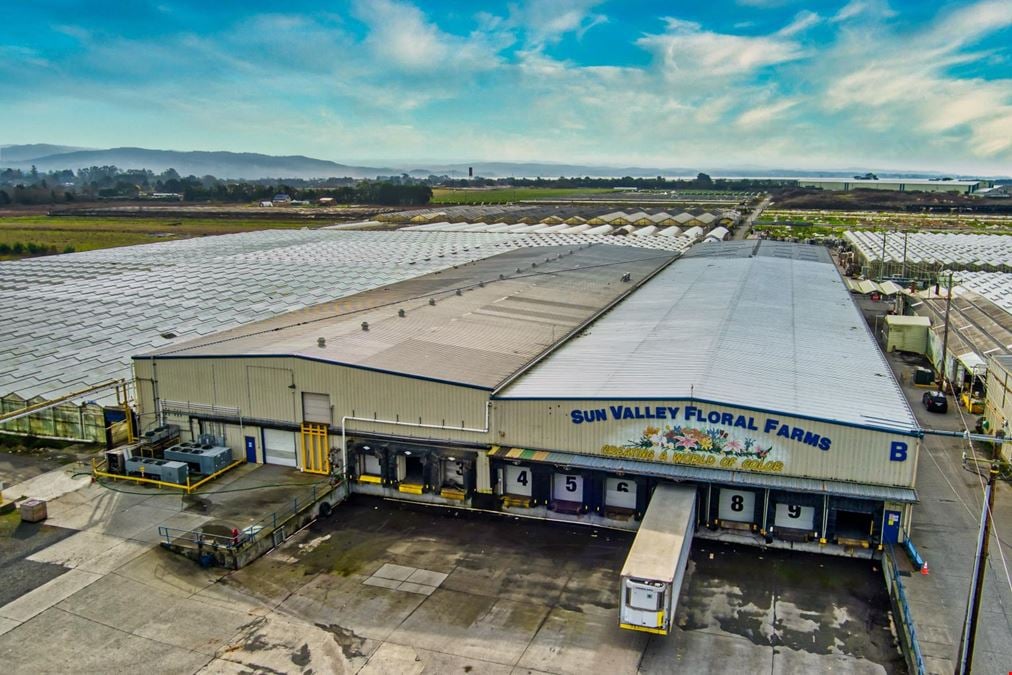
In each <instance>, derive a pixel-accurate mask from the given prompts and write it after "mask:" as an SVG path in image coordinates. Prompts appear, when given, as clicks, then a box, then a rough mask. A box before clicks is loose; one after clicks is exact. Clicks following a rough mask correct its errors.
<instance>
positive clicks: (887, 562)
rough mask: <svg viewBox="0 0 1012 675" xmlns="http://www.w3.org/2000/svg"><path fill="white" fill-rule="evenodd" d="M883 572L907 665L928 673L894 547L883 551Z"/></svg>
mask: <svg viewBox="0 0 1012 675" xmlns="http://www.w3.org/2000/svg"><path fill="white" fill-rule="evenodd" d="M882 573H883V575H884V576H885V582H886V588H887V589H888V591H889V597H890V599H891V600H892V604H893V611H894V612H895V613H896V615H897V616H896V619H897V621H896V627H897V628H898V630H899V639H900V648H901V649H902V650H903V656H904V657H905V658H906V661H907V665H908V666H909V667H910V670H911V672H913V673H916V675H926V674H927V672H928V671H927V668H926V667H925V665H924V656H923V655H922V654H921V645H920V642H918V640H917V631H916V629H915V627H914V622H913V619H912V618H911V615H910V605H909V604H908V603H907V594H906V591H904V590H903V581H902V580H901V579H900V574H899V570H898V569H897V567H896V559H895V556H894V552H893V547H892V546H889V547H888V548H886V549H885V551H884V552H883V553H882Z"/></svg>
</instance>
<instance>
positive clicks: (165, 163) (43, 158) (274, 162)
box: [0, 143, 961, 180]
mask: <svg viewBox="0 0 1012 675" xmlns="http://www.w3.org/2000/svg"><path fill="white" fill-rule="evenodd" d="M32 165H35V167H36V168H37V169H38V170H39V171H57V170H63V169H73V170H77V169H81V168H85V167H90V166H108V165H114V166H117V167H119V168H120V169H150V170H151V171H154V172H155V173H161V172H162V171H165V170H166V169H175V170H176V171H178V172H179V173H180V174H181V175H183V176H188V175H191V174H192V175H195V176H206V175H211V176H215V177H217V178H232V179H247V180H253V179H261V178H306V179H312V178H330V177H344V176H349V177H352V178H375V177H376V176H392V175H393V176H396V175H400V174H403V173H407V174H409V175H411V176H414V177H416V178H424V177H426V176H429V175H433V174H434V175H437V176H443V175H445V176H450V177H454V178H466V177H467V175H468V168H469V167H473V168H474V175H475V176H482V177H485V178H509V177H518V178H537V177H542V178H559V177H560V176H566V177H569V178H574V177H583V176H590V177H593V178H601V177H605V178H607V177H621V176H630V177H633V178H652V177H654V176H664V177H667V178H671V177H679V176H684V177H695V176H696V174H697V173H699V171H700V170H702V171H704V172H705V173H708V174H710V175H711V176H713V177H742V178H747V177H755V178H762V177H776V176H790V177H798V178H802V177H809V178H814V177H826V178H850V177H851V176H852V175H853V174H854V172H855V171H856V169H847V170H829V171H812V170H798V169H782V168H778V169H768V168H767V169H764V168H759V167H754V166H751V167H737V168H733V167H732V168H717V167H704V168H702V169H699V168H685V167H665V168H658V167H637V166H626V167H615V166H602V165H588V164H555V163H551V162H468V163H463V162H461V163H452V164H444V163H435V162H434V163H432V164H431V165H424V164H422V163H420V162H397V164H396V165H394V166H392V167H371V166H353V165H348V164H339V163H337V162H331V161H328V160H323V159H315V158H313V157H305V156H303V155H289V156H284V157H280V156H274V155H263V154H259V153H252V152H224V151H219V152H205V151H179V150H148V149H145V148H110V149H105V150H95V149H83V148H74V147H70V146H65V145H49V144H45V143H38V144H33V145H7V146H0V169H4V168H15V169H23V170H28V169H30V168H31V167H32ZM867 170H868V169H867V168H862V169H861V171H862V172H866V171H867ZM875 173H876V174H878V175H879V176H880V177H881V178H935V177H938V176H941V175H943V174H940V173H936V172H932V171H921V172H910V173H899V172H890V171H875ZM948 175H952V176H953V177H961V176H957V175H955V174H948Z"/></svg>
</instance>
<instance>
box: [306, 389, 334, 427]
mask: <svg viewBox="0 0 1012 675" xmlns="http://www.w3.org/2000/svg"><path fill="white" fill-rule="evenodd" d="M302 420H303V421H304V422H319V423H320V424H326V425H328V426H329V425H330V394H312V393H310V392H308V391H304V392H302Z"/></svg>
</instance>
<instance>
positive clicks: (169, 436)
mask: <svg viewBox="0 0 1012 675" xmlns="http://www.w3.org/2000/svg"><path fill="white" fill-rule="evenodd" d="M178 440H179V426H178V425H176V424H164V425H162V426H160V427H155V428H154V429H152V430H151V431H146V432H144V434H143V435H142V436H141V438H140V441H141V442H142V443H144V444H146V445H148V446H150V447H151V449H152V450H161V449H162V448H165V447H167V446H170V445H172V444H173V443H175V442H177V441H178Z"/></svg>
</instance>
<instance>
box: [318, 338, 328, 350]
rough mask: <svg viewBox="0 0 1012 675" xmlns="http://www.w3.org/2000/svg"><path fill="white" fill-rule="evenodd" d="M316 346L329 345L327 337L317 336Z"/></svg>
mask: <svg viewBox="0 0 1012 675" xmlns="http://www.w3.org/2000/svg"><path fill="white" fill-rule="evenodd" d="M316 346H317V347H320V348H323V347H326V346H327V338H316Z"/></svg>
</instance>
